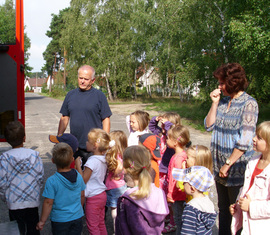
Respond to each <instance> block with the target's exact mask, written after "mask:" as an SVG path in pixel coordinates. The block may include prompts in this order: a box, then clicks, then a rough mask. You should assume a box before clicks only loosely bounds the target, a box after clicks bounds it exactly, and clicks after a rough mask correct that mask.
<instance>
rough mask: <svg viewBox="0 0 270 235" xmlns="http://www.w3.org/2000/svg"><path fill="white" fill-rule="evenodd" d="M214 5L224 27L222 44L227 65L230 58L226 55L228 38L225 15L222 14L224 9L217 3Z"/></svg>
mask: <svg viewBox="0 0 270 235" xmlns="http://www.w3.org/2000/svg"><path fill="white" fill-rule="evenodd" d="M214 5H215V7H216V8H217V9H218V11H219V17H220V20H221V25H222V30H221V32H222V40H221V43H222V44H223V46H222V50H223V54H224V60H225V63H228V61H229V59H228V56H227V53H226V49H227V48H226V43H225V37H226V31H225V17H224V13H223V12H222V9H221V8H220V7H219V6H218V4H217V3H216V2H214Z"/></svg>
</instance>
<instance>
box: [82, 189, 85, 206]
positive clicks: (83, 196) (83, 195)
mask: <svg viewBox="0 0 270 235" xmlns="http://www.w3.org/2000/svg"><path fill="white" fill-rule="evenodd" d="M84 202H85V194H84V190H83V191H81V204H82V207H83V205H84Z"/></svg>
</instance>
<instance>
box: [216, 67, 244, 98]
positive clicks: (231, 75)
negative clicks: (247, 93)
mask: <svg viewBox="0 0 270 235" xmlns="http://www.w3.org/2000/svg"><path fill="white" fill-rule="evenodd" d="M213 75H214V77H215V78H216V79H218V80H221V81H223V82H224V83H225V85H226V91H227V92H228V93H229V94H233V93H237V92H239V91H244V90H245V89H246V88H247V86H248V81H247V78H246V72H245V70H244V68H243V67H242V66H241V65H240V64H238V63H228V64H224V65H222V66H220V67H219V68H217V69H216V71H214V72H213Z"/></svg>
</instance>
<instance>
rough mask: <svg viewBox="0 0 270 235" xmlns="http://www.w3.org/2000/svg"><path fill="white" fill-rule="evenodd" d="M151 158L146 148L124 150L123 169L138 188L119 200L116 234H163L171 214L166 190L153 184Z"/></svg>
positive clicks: (132, 189)
mask: <svg viewBox="0 0 270 235" xmlns="http://www.w3.org/2000/svg"><path fill="white" fill-rule="evenodd" d="M150 159H151V155H150V153H149V151H148V150H147V149H146V148H145V147H143V146H131V147H128V148H127V149H126V150H125V151H124V155H123V166H124V169H125V171H126V173H127V174H129V175H130V176H131V178H132V179H133V181H134V184H135V185H136V186H135V187H134V188H131V189H129V190H127V191H126V192H125V193H124V194H123V195H122V196H121V197H120V198H119V200H118V205H117V217H116V223H115V234H116V235H129V234H161V232H162V229H163V227H164V219H165V216H166V215H167V214H168V212H169V211H168V207H167V203H166V197H165V194H164V192H163V190H161V189H159V188H157V187H156V186H155V185H154V184H153V183H152V178H151V176H150V173H149V171H150V169H151V163H150Z"/></svg>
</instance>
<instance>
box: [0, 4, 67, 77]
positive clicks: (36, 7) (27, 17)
mask: <svg viewBox="0 0 270 235" xmlns="http://www.w3.org/2000/svg"><path fill="white" fill-rule="evenodd" d="M2 1H4V0H0V2H2ZM69 5H70V0H24V25H25V26H26V28H25V32H26V33H27V36H28V37H29V38H30V40H31V48H30V50H29V53H30V58H29V61H28V63H29V65H30V66H31V67H33V70H32V72H40V71H41V68H42V67H43V65H44V64H45V61H44V60H43V55H42V53H43V52H44V51H45V50H46V47H47V45H48V44H49V42H50V40H51V39H50V38H48V37H47V36H46V35H45V34H46V32H47V31H48V30H49V26H50V23H51V20H52V16H51V14H56V15H58V14H59V11H60V10H62V9H64V8H67V7H69Z"/></svg>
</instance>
